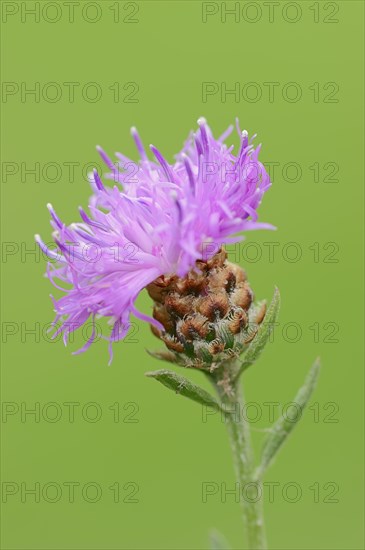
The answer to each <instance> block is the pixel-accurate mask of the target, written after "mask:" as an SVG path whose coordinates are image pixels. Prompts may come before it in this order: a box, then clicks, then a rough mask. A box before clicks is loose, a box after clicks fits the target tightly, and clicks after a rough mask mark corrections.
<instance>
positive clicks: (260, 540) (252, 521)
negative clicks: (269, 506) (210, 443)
mask: <svg viewBox="0 0 365 550" xmlns="http://www.w3.org/2000/svg"><path fill="white" fill-rule="evenodd" d="M229 370H231V369H229ZM215 386H216V388H217V391H218V394H219V395H220V398H221V402H222V405H223V408H224V410H225V411H226V412H225V421H226V425H227V429H228V434H229V440H230V444H231V450H232V454H233V461H234V466H235V472H236V479H237V483H238V484H239V490H240V493H239V494H240V502H241V505H242V515H243V524H244V531H245V534H246V540H247V547H248V548H249V549H250V550H264V549H266V548H267V543H266V534H265V525H264V515H263V491H262V482H261V480H258V479H257V478H256V477H255V464H254V453H253V448H252V443H251V433H250V425H249V422H248V420H247V419H246V418H245V417H244V415H243V414H242V411H243V410H244V395H243V391H242V388H241V384H240V380H239V378H236V380H235V381H234V383H233V385H232V386H231V391H230V393H229V394H227V393H226V392H225V391H224V389H223V386H222V385H221V384H219V382H216V383H215Z"/></svg>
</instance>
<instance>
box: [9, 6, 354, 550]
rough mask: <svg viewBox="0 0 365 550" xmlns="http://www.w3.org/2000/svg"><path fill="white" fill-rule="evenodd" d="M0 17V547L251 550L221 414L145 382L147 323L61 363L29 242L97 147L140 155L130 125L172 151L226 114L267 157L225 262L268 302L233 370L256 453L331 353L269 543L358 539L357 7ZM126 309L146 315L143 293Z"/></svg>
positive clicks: (272, 478) (270, 508)
mask: <svg viewBox="0 0 365 550" xmlns="http://www.w3.org/2000/svg"><path fill="white" fill-rule="evenodd" d="M1 8H2V44H3V53H2V68H3V74H2V78H3V90H2V91H3V95H2V111H3V118H2V121H3V122H2V133H3V138H4V140H5V143H4V144H3V148H2V197H3V211H2V234H3V259H2V268H3V293H2V331H3V336H2V343H3V352H2V353H3V369H2V388H3V389H2V399H3V413H4V414H3V420H2V431H3V450H2V481H3V504H2V545H3V548H6V549H35V548H37V549H95V550H96V549H142V548H143V549H152V548H166V549H168V548H169V549H171V548H174V549H197V548H207V547H208V533H209V531H210V530H211V529H212V528H214V527H215V528H217V529H219V530H220V531H222V532H223V533H224V534H225V536H226V537H227V539H228V540H229V541H230V543H231V544H232V546H233V547H234V548H243V547H244V546H243V544H244V543H243V540H244V539H243V532H242V527H241V523H240V507H239V505H238V504H237V503H236V502H235V496H234V495H230V494H226V495H224V491H225V489H227V490H229V489H232V488H234V482H235V479H234V474H233V468H232V464H231V456H230V452H229V446H228V441H227V437H226V433H225V426H224V425H223V423H222V421H221V419H220V418H219V415H214V416H209V417H208V418H207V419H206V421H205V422H204V418H203V416H202V410H201V408H200V407H199V406H198V405H196V404H194V403H192V402H189V401H185V400H184V399H183V398H179V397H177V396H175V395H174V394H173V393H172V392H169V391H167V390H166V389H165V388H163V387H162V386H159V385H157V384H156V383H155V382H154V381H152V380H150V379H147V378H145V377H144V372H145V371H147V370H151V369H154V368H160V367H161V366H162V364H159V363H158V362H157V361H156V360H154V359H152V358H151V357H149V356H148V355H147V354H146V352H145V348H149V349H157V348H158V347H159V344H158V342H157V341H155V339H154V337H153V336H152V335H151V333H150V330H149V327H148V326H147V325H145V324H142V323H139V322H136V325H137V326H136V329H135V333H134V335H133V336H132V337H130V338H129V340H128V341H127V342H124V343H120V344H119V345H117V346H115V350H114V351H115V358H114V362H113V364H112V366H111V367H108V366H107V361H108V353H107V345H106V343H105V342H100V343H98V344H96V345H95V346H93V347H92V348H91V350H90V351H89V352H88V353H86V354H82V355H79V356H72V355H71V351H74V350H76V349H77V348H78V346H80V343H81V341H82V337H80V336H79V337H78V339H77V341H76V342H75V343H74V344H73V345H71V346H70V347H68V348H65V347H64V346H63V344H62V342H61V341H60V340H58V341H57V342H55V343H51V342H50V341H48V339H47V337H46V334H45V327H46V326H47V324H48V323H49V322H50V321H51V320H52V316H53V311H52V304H51V301H50V300H49V298H48V294H49V293H50V292H52V291H53V289H51V286H50V284H49V283H48V281H46V280H45V279H44V278H43V277H42V275H43V273H44V271H45V267H46V265H45V261H44V260H43V259H42V257H41V256H40V254H39V253H34V250H35V247H34V245H33V234H34V233H41V235H42V236H43V238H44V239H45V240H46V241H50V227H49V215H48V212H47V210H46V208H45V205H46V203H47V202H51V203H52V204H53V205H54V206H55V207H56V210H57V212H58V213H59V215H60V216H61V218H62V219H64V220H66V221H67V222H71V221H73V220H74V221H76V220H77V219H78V212H77V207H78V205H80V204H82V205H84V206H86V205H87V200H88V197H89V187H88V184H87V182H86V180H85V172H86V171H87V170H88V169H90V168H91V167H92V165H93V164H95V163H97V164H98V165H100V160H99V158H98V156H97V153H96V152H95V148H94V147H95V145H96V144H98V143H99V144H101V145H102V146H103V147H104V148H105V149H106V150H107V151H108V152H110V154H113V152H114V151H117V150H118V151H122V152H124V153H125V154H127V155H128V156H131V157H132V158H134V159H136V153H135V150H134V146H133V142H132V140H131V138H130V135H129V128H130V127H131V126H132V125H136V126H137V127H138V129H139V131H140V133H141V134H142V137H143V138H144V140H145V143H146V144H148V143H153V144H155V145H156V146H157V147H159V148H160V149H161V150H162V151H163V152H164V154H165V155H166V157H167V158H168V159H170V160H171V159H172V155H173V154H174V153H175V152H176V151H177V150H178V149H179V148H180V147H181V145H182V142H183V140H184V139H185V137H186V136H187V134H188V132H189V131H190V129H192V128H195V126H196V120H197V118H198V117H199V116H205V117H206V118H207V119H208V122H209V123H210V125H211V127H212V129H213V131H214V132H215V134H216V135H219V134H220V133H221V132H222V131H223V130H224V129H225V128H226V127H227V126H228V125H229V124H230V123H231V122H233V121H234V118H235V117H236V116H238V117H239V118H240V121H241V126H242V127H243V128H247V130H248V131H249V132H250V133H251V134H252V133H254V132H257V133H258V134H259V135H258V138H257V140H259V142H261V141H262V142H263V152H262V158H263V161H264V162H265V161H266V162H267V163H272V164H270V166H271V167H274V168H275V172H274V174H273V179H274V185H273V187H272V189H271V190H270V192H269V193H268V194H267V195H266V197H265V200H264V201H263V205H262V207H261V209H260V218H261V220H263V221H268V222H271V223H273V224H275V225H277V227H278V230H277V232H275V233H268V232H260V233H258V234H249V235H248V239H247V241H246V243H245V244H244V245H241V246H240V247H238V248H235V249H234V250H232V253H231V259H232V260H233V261H238V262H239V263H240V264H241V265H243V266H244V267H245V269H246V270H247V272H248V275H249V278H250V281H251V285H252V286H253V288H254V289H255V293H256V295H257V297H259V298H263V297H267V298H270V297H271V295H272V292H273V287H274V285H275V284H276V285H278V286H279V288H280V290H281V293H282V309H281V314H280V325H279V327H278V328H277V330H276V332H275V337H274V342H273V343H272V344H271V346H269V348H268V349H267V350H266V351H265V354H264V356H263V357H262V359H261V360H260V362H259V363H258V364H257V365H256V366H255V367H254V368H252V370H250V371H248V372H247V375H246V376H245V379H244V384H245V386H246V397H247V399H248V401H249V402H251V403H252V407H251V409H250V412H249V414H250V416H251V418H252V419H253V421H252V426H253V428H254V430H255V431H254V439H255V443H256V444H257V446H258V445H259V444H260V441H261V440H262V436H263V432H262V429H263V428H265V427H267V426H269V425H270V414H269V412H270V411H271V409H272V410H274V413H275V416H277V415H278V413H279V411H281V410H282V407H283V406H285V404H286V403H288V402H289V401H290V400H291V399H293V398H294V396H295V393H296V391H297V388H298V387H299V385H300V384H301V383H302V381H303V379H304V377H305V373H306V372H307V370H308V368H309V366H310V365H311V363H312V362H313V360H314V358H315V357H316V356H318V355H320V356H321V358H322V363H323V369H322V373H321V377H320V383H319V387H318V389H317V391H316V393H315V395H314V397H313V399H312V401H311V404H310V408H309V410H307V411H306V414H305V418H304V419H303V420H302V422H301V424H300V425H299V427H298V428H297V430H296V431H295V433H294V435H293V436H292V438H291V439H290V441H289V443H288V445H287V446H286V447H285V448H284V449H283V450H282V453H281V455H280V457H279V458H278V460H277V462H276V463H275V464H274V466H273V467H272V468H271V469H270V470H269V472H268V475H267V477H266V481H267V485H266V489H267V490H266V496H265V512H266V521H267V531H268V538H269V542H270V547H271V548H276V549H293V548H295V549H345V548H346V549H349V548H351V549H355V548H356V549H358V548H363V547H364V546H363V539H362V533H363V527H362V524H363V498H362V495H363V467H362V465H363V454H362V451H363V430H362V427H363V374H362V373H363V371H362V345H361V342H362V338H363V330H364V327H363V317H362V307H361V304H362V283H363V271H362V250H363V248H362V245H363V242H362V231H361V228H362V203H363V173H362V162H363V148H364V143H363V106H362V102H361V98H362V94H363V66H362V64H363V49H362V33H363V11H364V10H363V3H362V2H360V1H346V2H344V1H340V2H307V1H302V2H237V3H234V2H227V3H221V2H208V3H204V2H203V3H201V2H195V1H185V2H167V1H166V2H164V1H139V2H118V1H110V2H109V1H107V0H106V1H98V2H84V1H82V2H71V3H66V2H43V1H42V2H40V3H39V2H38V3H36V2H2V3H1ZM32 10H33V11H32ZM34 10H35V11H34ZM229 10H235V11H234V13H229ZM207 83H209V84H207ZM31 89H33V90H35V92H34V93H33V94H32V93H29V91H30V90H31ZM233 89H234V90H235V94H236V95H235V94H225V91H226V92H227V91H229V90H233ZM205 92H208V95H207V93H205ZM232 139H233V142H235V143H237V139H236V138H235V137H234V138H232ZM87 165H88V166H87ZM31 170H33V172H31ZM249 243H250V246H248V247H247V244H249ZM290 243H292V244H290ZM293 243H294V244H293ZM139 306H140V308H142V309H143V310H144V311H146V312H148V311H150V302H149V300H148V298H147V296H145V295H143V296H141V298H140V300H139ZM31 330H34V331H35V333H33V334H32V333H31V332H29V331H31ZM184 374H185V373H184ZM188 375H189V376H190V377H191V378H192V379H193V380H195V381H198V382H200V383H202V384H204V380H202V379H201V376H200V374H199V373H194V372H192V373H188ZM72 403H73V405H72ZM270 404H271V405H270ZM27 409H34V410H35V411H36V413H35V414H33V415H32V414H27V413H26V410H27ZM72 410H73V411H74V419H73V420H74V421H73V422H72V421H71V420H72V415H71V411H72ZM255 417H257V421H256V418H255ZM93 420H94V421H93ZM72 482H73V483H74V485H72ZM204 483H211V484H213V485H211V486H210V487H214V490H215V494H214V495H211V496H208V497H207V498H205V499H204V498H203V493H202V491H203V490H204ZM37 484H38V485H37ZM72 487H73V491H72ZM32 488H33V489H35V491H36V493H35V494H31V493H30V492H27V491H29V490H31V489H32ZM270 488H271V493H270V492H269V489H270ZM118 489H119V496H118V494H117V493H118ZM72 492H73V493H74V495H73V498H72ZM269 493H270V494H269ZM70 495H71V496H70ZM204 500H206V502H204ZM115 501H118V502H115Z"/></svg>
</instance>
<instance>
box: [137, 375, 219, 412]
mask: <svg viewBox="0 0 365 550" xmlns="http://www.w3.org/2000/svg"><path fill="white" fill-rule="evenodd" d="M146 376H149V377H151V378H155V380H158V381H159V382H161V384H163V385H164V386H166V387H167V388H169V389H170V390H174V391H175V392H176V393H178V394H180V395H183V396H184V397H189V399H192V400H193V401H197V402H198V403H200V404H202V405H206V406H208V407H212V408H214V409H220V408H221V407H220V405H219V402H218V401H217V400H216V399H215V398H214V397H213V396H212V395H210V393H208V392H207V391H205V390H203V388H200V387H199V386H197V385H196V384H193V383H192V382H190V380H188V379H187V378H185V377H184V376H180V374H176V373H175V372H172V371H170V370H166V369H161V370H155V371H153V372H146Z"/></svg>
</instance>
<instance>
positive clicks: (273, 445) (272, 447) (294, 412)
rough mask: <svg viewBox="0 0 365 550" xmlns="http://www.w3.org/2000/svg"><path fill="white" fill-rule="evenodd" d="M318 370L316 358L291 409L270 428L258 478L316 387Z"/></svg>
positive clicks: (295, 423)
mask: <svg viewBox="0 0 365 550" xmlns="http://www.w3.org/2000/svg"><path fill="white" fill-rule="evenodd" d="M319 370H320V361H319V358H317V359H316V360H315V362H314V364H313V366H312V368H311V369H310V371H309V373H308V375H307V378H306V379H305V382H304V385H303V386H302V387H301V388H300V390H299V391H298V393H297V395H296V396H295V399H294V401H293V405H292V407H291V409H290V408H289V409H288V410H287V412H286V414H285V416H284V415H283V416H281V417H280V418H279V419H278V420H277V421H276V423H275V424H274V426H273V427H272V429H271V430H270V432H269V434H268V436H267V438H266V440H265V441H264V445H263V449H262V453H261V464H260V466H259V468H258V471H257V477H258V479H260V478H261V477H262V474H263V473H264V472H265V470H266V469H267V468H268V466H270V464H271V463H272V461H273V459H274V457H275V455H276V454H277V452H278V450H279V449H280V447H281V446H282V445H283V443H284V442H285V441H286V439H287V437H288V435H289V434H290V433H291V431H292V430H293V429H294V427H295V426H296V425H297V423H298V421H299V420H300V419H301V417H302V412H303V410H304V408H305V407H306V405H307V403H308V401H309V399H310V397H311V395H312V393H313V390H314V388H315V387H316V383H317V378H318V374H319Z"/></svg>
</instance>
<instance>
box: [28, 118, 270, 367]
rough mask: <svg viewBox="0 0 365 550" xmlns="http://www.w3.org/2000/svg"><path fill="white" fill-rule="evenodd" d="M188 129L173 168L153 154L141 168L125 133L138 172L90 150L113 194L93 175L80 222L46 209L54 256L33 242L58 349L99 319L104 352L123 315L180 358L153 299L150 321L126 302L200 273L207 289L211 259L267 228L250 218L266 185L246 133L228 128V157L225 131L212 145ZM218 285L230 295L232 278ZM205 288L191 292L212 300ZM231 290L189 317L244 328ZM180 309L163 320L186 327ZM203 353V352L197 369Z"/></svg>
mask: <svg viewBox="0 0 365 550" xmlns="http://www.w3.org/2000/svg"><path fill="white" fill-rule="evenodd" d="M198 125H199V128H198V130H197V131H196V132H195V133H191V134H190V135H189V137H188V139H187V141H186V142H185V144H184V146H183V149H182V151H181V152H180V153H178V154H177V155H176V157H175V162H174V163H173V164H169V163H168V162H167V160H166V159H165V158H164V157H163V156H162V154H161V153H160V151H159V150H158V149H156V147H154V146H153V145H151V146H150V150H151V152H152V154H153V156H154V160H150V159H149V158H148V157H147V153H146V150H145V148H144V146H143V144H142V141H141V139H140V137H139V135H138V133H137V130H136V129H135V128H132V136H133V138H134V141H135V143H136V146H137V149H138V152H139V155H140V160H139V162H138V164H136V163H133V161H132V160H130V159H129V158H127V157H125V156H124V155H122V154H120V153H117V154H116V157H117V161H116V162H113V161H112V160H111V159H110V158H109V157H108V156H107V154H106V153H105V152H104V151H103V150H102V149H101V148H98V150H99V153H100V155H101V157H102V159H103V161H104V162H105V164H106V165H107V167H108V169H109V172H108V173H107V174H106V177H107V178H108V179H111V180H113V182H114V185H113V186H104V185H103V183H102V181H101V178H100V176H99V174H98V173H97V172H96V171H94V173H93V174H92V175H91V176H90V183H91V186H92V190H93V194H92V196H91V199H90V203H89V213H86V212H85V211H84V210H83V209H82V208H80V209H79V210H80V216H81V220H82V221H81V222H79V223H73V224H71V225H68V226H67V225H65V224H64V223H63V222H62V221H61V219H60V218H59V217H58V216H57V214H56V212H55V210H54V209H53V208H52V206H51V205H49V206H48V208H49V211H50V214H51V224H52V227H53V229H54V233H53V238H54V241H55V244H56V247H57V248H56V249H50V248H49V247H47V246H46V245H45V244H44V242H43V241H42V240H41V238H40V237H39V236H36V240H37V242H38V244H39V246H40V247H41V249H42V250H43V252H44V253H45V254H46V255H47V256H48V258H49V259H50V260H52V261H51V262H49V264H48V269H47V276H48V278H49V279H50V281H51V282H52V283H53V285H54V286H55V287H56V288H57V289H60V290H62V291H63V293H64V294H63V296H62V297H61V298H59V299H57V300H56V299H54V298H53V302H54V307H55V311H56V319H55V326H56V332H55V334H54V336H56V335H58V334H59V333H61V332H62V333H63V336H64V341H65V343H67V339H68V336H69V334H70V333H71V332H73V331H75V330H76V329H77V328H79V327H80V326H82V325H83V324H84V323H85V322H86V321H88V320H89V319H91V320H92V322H93V323H95V319H96V318H97V317H99V316H102V317H107V318H109V323H110V324H111V326H112V329H111V334H110V336H109V337H108V339H109V341H110V344H111V343H112V342H115V341H117V340H120V339H122V338H123V337H124V336H125V335H126V333H127V332H128V329H129V328H130V316H131V314H133V315H135V316H136V317H138V318H139V319H142V320H145V321H148V322H150V323H151V324H152V325H154V327H155V329H156V331H160V332H158V334H161V335H163V337H164V339H165V341H166V342H167V343H168V347H169V348H170V349H172V348H173V346H174V345H175V344H176V348H177V349H176V351H177V353H179V352H181V351H184V350H183V349H182V348H181V345H179V343H180V344H181V339H180V340H179V339H178V338H176V328H175V329H174V328H173V327H170V329H171V330H170V331H169V330H167V327H166V319H165V320H164V319H163V318H161V311H158V310H160V309H161V297H160V298H159V299H157V298H156V293H155V296H154V299H155V300H156V304H157V306H155V310H154V318H152V317H149V316H147V315H145V314H143V313H142V312H140V311H138V310H137V309H136V307H135V305H134V304H135V300H136V298H137V296H138V295H139V293H140V292H141V290H142V289H144V288H146V287H148V289H149V291H150V294H151V295H152V296H153V284H155V283H154V282H156V281H157V283H156V284H157V285H160V286H161V281H162V282H163V281H165V282H166V281H170V282H171V281H173V282H171V284H172V286H171V288H170V287H168V285H167V283H166V285H165V287H166V288H165V293H164V296H165V297H166V296H167V295H168V294H169V295H170V294H171V295H172V294H177V295H179V291H178V290H177V288H178V287H179V285H178V281H179V280H183V279H184V278H186V277H188V278H190V279H191V278H192V277H193V275H192V273H195V275H194V276H196V277H199V273H200V274H202V273H205V276H206V277H208V278H209V277H210V279H212V272H211V269H213V267H214V269H217V268H218V267H219V269H220V270H222V269H223V268H224V269H225V268H226V265H225V257H224V259H223V258H222V256H220V254H221V253H220V252H219V251H220V250H221V248H222V246H223V245H224V244H225V243H231V242H235V241H237V240H240V239H242V237H239V236H237V234H238V233H240V232H242V231H248V230H253V229H270V228H272V226H271V225H269V224H265V223H259V222H258V221H257V208H258V206H259V205H260V203H261V200H262V196H263V194H264V193H265V191H266V190H267V189H268V188H269V187H270V179H269V176H268V174H267V172H266V170H265V168H264V166H263V165H262V163H261V162H260V161H259V160H258V156H259V152H260V146H258V147H256V148H255V147H254V146H253V144H252V139H253V138H252V139H251V140H249V138H248V134H247V132H246V131H243V132H241V130H240V129H239V126H238V123H237V130H238V133H239V137H240V146H239V150H238V152H237V154H236V155H235V154H234V153H233V146H230V147H228V146H227V145H226V144H225V143H224V142H225V140H226V139H227V137H228V136H229V135H230V133H231V132H232V129H233V127H232V126H231V127H229V128H228V130H227V131H226V132H225V133H224V134H223V135H222V136H221V137H220V138H218V139H215V138H214V137H213V135H212V132H211V130H210V128H209V126H208V125H207V123H206V121H205V120H204V119H199V121H198ZM254 137H255V136H254ZM217 254H218V258H220V260H217V261H218V264H219V262H220V265H218V264H217V265H215V264H214V261H213V264H211V265H210V264H209V261H211V260H212V258H214V257H216V256H217ZM207 262H208V263H207ZM207 265H208V266H209V265H210V267H207ZM229 269H230V268H229ZM229 269H228V270H229ZM225 273H226V272H225ZM226 275H227V277H228V279H227V280H224V281H223V279H224V276H223V275H221V278H222V281H223V282H222V284H223V285H224V286H225V288H228V289H231V290H232V292H234V291H235V288H233V287H232V288H231V287H230V286H229V285H231V284H232V280H233V279H232V276H231V275H230V274H229V273H228V274H227V273H226ZM236 275H237V277H238V279H237V281H238V282H237V285H241V287H242V285H244V284H245V278H244V276H243V275H242V274H238V272H237V273H236V274H235V276H236ZM200 276H202V275H200ZM229 281H231V283H230V282H229ZM210 282H211V281H210ZM176 284H177V287H176ZM212 284H213V286H212ZM214 284H215V285H216V283H214V282H213V283H212V282H211V285H210V286H209V285H203V286H201V292H204V293H206V294H207V295H208V294H209V295H210V294H212V293H214V292H216V290H217V289H216V286H214ZM235 284H236V283H235ZM62 285H66V288H63V286H62ZM151 285H152V286H151ZM227 285H228V287H227ZM155 286H156V285H155ZM246 286H247V285H246ZM241 287H239V288H241ZM247 288H248V287H247ZM247 288H246V290H247ZM190 290H191V289H190V287H189V292H187V293H186V292H185V295H187V294H189V293H190V294H191V292H190ZM231 290H229V291H228V290H227V291H225V294H226V296H223V295H221V294H219V293H218V294H219V296H218V295H217V297H216V302H219V303H218V305H216V306H212V307H213V310H212V312H209V314H208V312H206V313H207V314H205V309H207V308H208V309H209V303H206V304H205V305H199V306H198V304H194V308H193V309H194V311H196V313H199V315H201V316H202V317H204V318H205V319H207V320H208V321H209V323H211V322H212V321H213V320H214V319H216V318H217V315H218V317H219V316H222V318H226V319H227V322H228V320H229V322H230V323H231V325H232V326H233V325H237V326H238V325H240V326H245V325H246V318H245V316H246V314H247V311H246V310H247V309H248V308H249V305H250V304H248V305H247V307H243V308H242V307H241V306H240V304H239V303H238V302H237V301H235V298H234V296H233V295H231V294H230V291H231ZM170 291H171V292H170ZM192 292H193V293H194V291H192ZM247 292H248V290H247ZM180 294H181V293H180ZM183 294H184V293H183ZM175 297H176V296H175ZM171 300H172V298H171ZM171 300H170V301H171ZM237 300H238V298H237ZM188 302H189V300H186V308H187V309H186V311H185V309H183V311H184V314H183V315H180V314H178V313H176V312H175V313H174V312H173V306H171V308H170V313H169V315H170V316H171V311H172V316H174V315H175V318H180V319H184V318H185V320H186V318H187V317H186V316H189V311H188V308H189V307H190V306H189V303H188ZM250 303H251V299H250ZM190 305H191V304H190ZM214 307H216V310H217V312H216V310H215V309H214ZM204 308H205V309H204ZM239 309H241V310H242V311H243V313H242V311H241V312H240V311H239ZM191 313H192V312H191ZM200 320H201V321H202V322H203V319H200ZM175 324H176V323H175ZM180 324H181V323H180ZM180 329H181V331H182V332H181V331H180ZM184 330H185V332H186V333H189V330H190V329H189V328H185V329H184V327H180V325H179V331H180V333H181V334H182V338H185V340H186V342H187V344H186V346H185V348H186V349H185V348H184V346H183V348H184V349H185V351H189V350H190V351H189V353H188V355H189V354H190V357H191V356H193V355H194V353H195V351H194V346H193V348H192V341H193V338H192V337H189V335H188V334H187V335H186V336H184V334H183V332H184ZM194 330H195V331H197V332H196V333H197V334H198V333H199V330H200V329H199V330H198V329H196V327H195V328H192V329H191V331H193V332H194ZM206 330H207V333H206V334H205V331H206ZM191 331H190V334H193V332H191ZM200 332H201V333H202V334H203V333H204V334H205V336H204V337H207V338H206V339H208V340H209V345H208V347H209V349H210V350H211V351H212V350H214V349H215V345H216V349H217V350H219V349H220V348H221V347H222V345H223V346H224V347H227V345H228V344H227V342H225V341H224V342H223V344H222V343H221V342H220V341H219V334H218V335H217V334H215V333H213V332H212V331H211V330H210V329H208V328H207V327H205V328H204V330H203V329H202V331H200ZM238 332H239V331H238V330H237V331H236V334H237V333H238ZM208 334H209V337H208V336H207V335H208ZM217 338H218V340H217ZM94 339H95V331H93V333H92V335H91V337H90V339H89V340H88V342H87V343H86V344H85V345H84V347H83V348H82V350H79V351H84V350H85V349H87V348H88V347H89V346H90V344H91V343H92V342H93V341H94ZM200 340H201V338H200ZM199 345H200V343H199ZM199 345H198V348H199ZM110 348H111V346H110ZM200 348H201V345H200ZM222 349H223V348H222ZM197 351H198V350H197ZM221 351H222V350H221ZM205 352H206V350H205V349H204V350H203V351H202V355H201V357H202V360H204V356H205ZM198 355H199V354H198Z"/></svg>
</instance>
